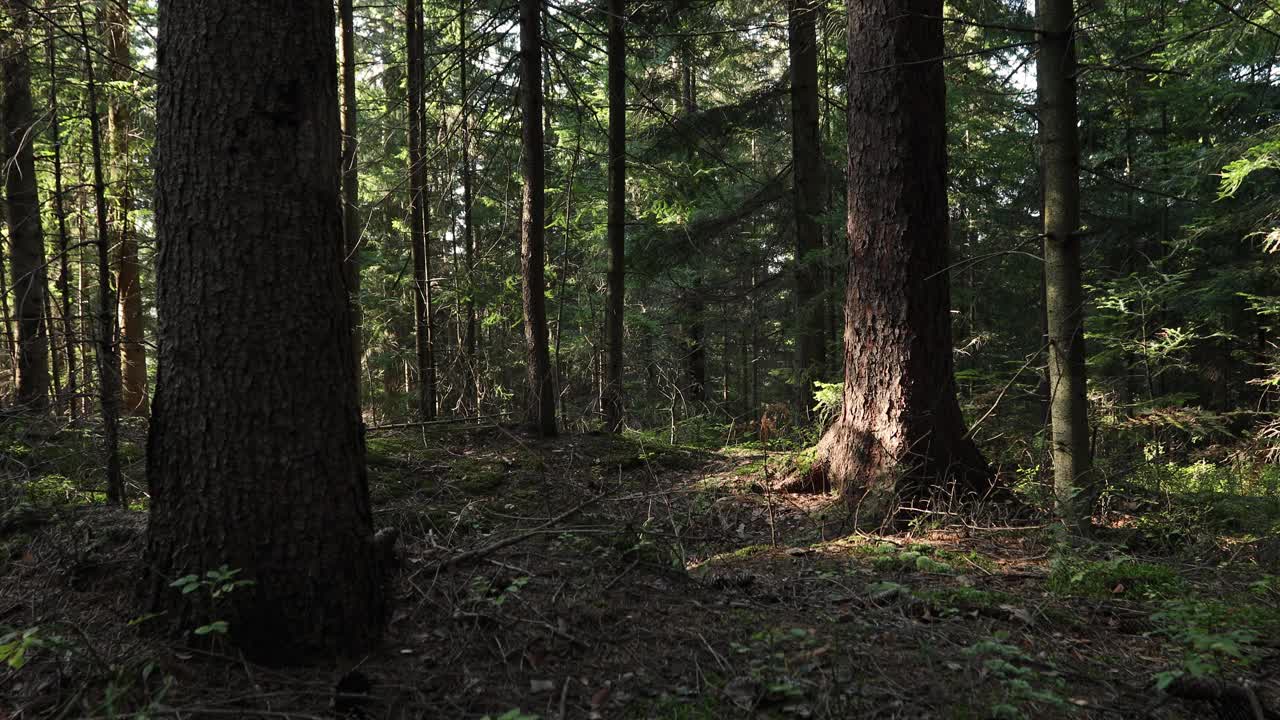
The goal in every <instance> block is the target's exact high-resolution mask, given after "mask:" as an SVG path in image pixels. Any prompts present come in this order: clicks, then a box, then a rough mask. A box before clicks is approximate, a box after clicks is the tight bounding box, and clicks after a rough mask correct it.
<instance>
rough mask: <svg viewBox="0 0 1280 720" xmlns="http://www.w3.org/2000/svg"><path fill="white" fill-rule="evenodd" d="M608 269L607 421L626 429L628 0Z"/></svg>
mask: <svg viewBox="0 0 1280 720" xmlns="http://www.w3.org/2000/svg"><path fill="white" fill-rule="evenodd" d="M608 12H609V22H608V25H609V40H608V43H609V48H608V52H609V227H608V235H609V238H608V245H609V270H608V274H607V275H606V279H605V282H606V291H605V306H604V346H605V354H606V356H607V358H606V360H605V363H604V371H605V374H604V391H603V392H602V393H601V399H602V401H603V403H602V404H603V406H604V407H603V409H604V426H605V429H606V430H608V431H610V432H619V431H621V430H622V423H623V408H624V400H625V396H624V394H623V381H622V368H623V354H622V344H623V334H622V331H623V322H622V318H623V312H625V308H626V291H627V286H626V236H627V88H626V82H627V34H626V0H609V6H608Z"/></svg>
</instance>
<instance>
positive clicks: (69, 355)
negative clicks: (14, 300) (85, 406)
mask: <svg viewBox="0 0 1280 720" xmlns="http://www.w3.org/2000/svg"><path fill="white" fill-rule="evenodd" d="M52 4H53V0H51V1H50V6H52ZM48 33H49V39H48V47H47V50H46V60H47V61H48V65H49V134H50V141H51V144H52V145H53V214H54V217H56V218H57V221H58V281H57V286H58V294H59V295H60V296H61V298H62V343H63V345H62V347H63V351H64V352H65V353H66V365H67V397H68V398H69V400H70V402H68V410H69V411H70V413H71V417H73V418H74V417H76V415H77V414H78V412H77V410H78V405H79V403H80V398H79V397H78V395H79V393H80V389H79V382H78V379H77V378H76V374H77V372H78V369H77V365H78V363H77V356H76V331H75V320H74V314H73V313H72V302H71V287H70V283H71V258H70V257H68V254H69V252H70V243H69V242H68V240H67V209H66V203H65V198H64V193H63V188H62V132H61V128H62V125H61V117H60V116H59V110H58V68H57V52H56V51H57V47H56V38H57V34H56V32H55V29H54V27H53V24H52V22H51V23H50V25H49V28H48Z"/></svg>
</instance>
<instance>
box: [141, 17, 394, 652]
mask: <svg viewBox="0 0 1280 720" xmlns="http://www.w3.org/2000/svg"><path fill="white" fill-rule="evenodd" d="M159 12H160V15H159V17H160V23H159V42H158V57H159V59H160V60H159V67H158V70H157V72H158V76H159V93H158V97H157V114H156V124H157V133H156V189H157V192H156V227H157V232H158V240H159V246H160V255H159V258H158V268H157V269H158V277H159V287H158V288H157V291H158V295H157V298H158V309H159V339H160V352H159V373H158V377H157V383H156V395H155V402H154V406H153V417H152V424H151V438H150V443H149V446H148V452H147V479H148V482H149V484H150V488H151V517H150V525H149V529H148V540H147V554H146V563H145V567H146V568H147V570H148V576H147V590H148V592H149V596H150V600H151V605H152V607H153V608H154V609H156V610H162V611H167V612H168V617H169V618H171V619H173V620H174V621H175V622H177V623H178V624H179V626H180V627H182V628H183V629H184V630H185V631H189V630H190V629H191V627H193V623H194V624H199V623H200V622H207V621H208V620H209V619H210V617H213V616H214V615H212V614H211V613H214V612H216V617H217V618H218V619H222V620H226V621H227V622H228V623H229V625H230V631H229V632H230V638H231V640H232V642H233V643H234V644H235V645H237V646H238V647H239V648H241V649H242V650H243V651H244V652H245V653H246V655H247V656H249V657H251V658H254V659H258V660H262V661H265V662H300V661H314V660H316V659H318V658H322V657H335V656H339V655H341V656H345V657H351V656H354V655H356V654H358V653H361V652H363V651H365V650H367V649H368V648H369V647H370V646H371V645H372V644H373V643H374V641H375V640H376V639H377V638H378V636H379V635H380V633H381V629H382V620H383V615H384V600H383V590H382V568H381V565H380V561H379V556H378V554H377V553H376V552H375V548H374V544H373V528H372V515H371V511H370V506H369V491H368V483H367V478H366V474H365V473H366V471H365V462H364V436H363V432H362V430H361V425H360V418H359V402H358V396H357V391H356V387H355V368H354V365H355V355H354V352H353V347H352V338H351V323H350V312H351V309H350V305H349V304H348V302H347V297H346V292H345V286H344V282H343V270H342V243H341V236H342V218H341V207H342V206H341V195H340V186H341V177H340V168H339V158H340V157H341V154H340V153H341V147H340V142H339V140H340V129H339V120H338V114H339V113H338V97H337V87H336V85H337V83H336V82H335V78H336V77H337V61H336V53H335V47H334V46H335V43H334V38H333V29H334V9H333V3H332V2H331V1H330V0H292V1H291V2H287V3H280V2H273V1H268V0H252V1H251V2H244V1H243V0H201V2H182V1H180V0H161V3H160V10H159ZM228 78H234V80H235V81H234V82H228ZM224 564H225V565H227V566H229V567H230V568H234V569H238V570H240V571H241V572H240V574H239V575H238V576H237V579H244V580H251V581H254V582H255V584H253V585H251V586H247V587H241V588H238V589H236V590H235V592H233V593H231V594H229V595H227V596H226V597H224V598H223V599H222V601H221V602H220V604H219V606H218V607H217V608H216V611H214V610H211V609H210V608H209V607H208V606H207V605H205V604H202V602H207V595H206V596H204V598H205V599H204V600H202V594H201V593H192V594H189V595H182V594H180V593H179V592H178V591H177V590H175V589H173V588H171V587H170V583H172V582H173V580H174V579H175V578H177V577H179V576H182V575H186V574H188V573H197V574H199V575H202V576H203V574H204V573H205V572H206V571H207V570H210V569H216V568H218V567H220V566H222V565H224Z"/></svg>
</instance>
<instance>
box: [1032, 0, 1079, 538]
mask: <svg viewBox="0 0 1280 720" xmlns="http://www.w3.org/2000/svg"><path fill="white" fill-rule="evenodd" d="M1037 10H1038V13H1039V28H1040V32H1039V39H1040V52H1039V53H1037V54H1036V58H1037V62H1036V76H1037V89H1038V91H1039V95H1040V145H1041V157H1042V158H1043V160H1042V162H1043V168H1044V169H1043V172H1044V283H1045V315H1046V326H1047V329H1048V344H1049V418H1050V424H1051V426H1052V428H1053V484H1054V490H1055V493H1056V495H1057V505H1058V514H1059V515H1060V517H1061V518H1062V520H1063V522H1064V523H1066V524H1067V525H1068V526H1069V527H1071V528H1073V529H1074V530H1076V531H1079V532H1086V531H1087V530H1088V527H1089V518H1090V515H1091V514H1092V513H1091V508H1090V506H1091V499H1090V496H1091V494H1092V485H1093V479H1092V476H1093V471H1092V468H1091V464H1092V463H1091V459H1090V457H1089V420H1088V416H1087V405H1086V398H1085V385H1086V378H1085V349H1084V289H1083V286H1082V282H1081V276H1080V237H1079V235H1078V234H1077V230H1078V229H1079V224H1080V148H1079V139H1078V137H1077V135H1076V133H1077V130H1076V80H1075V78H1076V54H1075V43H1074V42H1073V40H1072V37H1071V34H1072V32H1074V29H1073V25H1074V23H1075V11H1074V8H1073V5H1072V0H1039V5H1038V7H1037Z"/></svg>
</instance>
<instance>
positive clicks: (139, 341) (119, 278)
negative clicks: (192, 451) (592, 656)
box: [103, 0, 147, 416]
mask: <svg viewBox="0 0 1280 720" xmlns="http://www.w3.org/2000/svg"><path fill="white" fill-rule="evenodd" d="M103 21H104V23H105V25H106V41H107V42H106V44H107V56H108V57H109V58H111V62H110V63H108V64H107V67H108V68H109V71H108V77H109V78H110V79H111V81H112V82H116V83H131V82H133V73H132V71H131V69H130V68H132V67H133V59H132V53H131V52H130V51H129V24H130V19H129V0H107V1H106V4H105V13H104V15H103ZM132 130H133V116H132V113H131V111H130V109H129V96H128V94H127V93H125V92H123V91H121V90H120V89H119V87H116V88H115V89H113V90H112V92H111V93H110V94H109V95H108V103H107V135H108V136H109V137H110V138H111V159H112V178H111V180H112V194H113V198H114V200H115V202H114V203H113V204H112V210H113V211H114V212H113V215H112V219H111V226H112V230H113V233H112V241H113V242H114V244H115V246H116V295H117V296H118V298H119V304H120V310H119V315H120V317H119V327H120V406H121V410H122V411H123V412H124V413H125V414H126V415H135V416H146V414H147V346H146V345H145V344H144V343H143V326H142V286H141V284H140V281H139V277H138V238H137V235H136V233H134V231H133V220H132V214H133V196H132V194H131V192H130V188H129V135H130V133H131V132H132Z"/></svg>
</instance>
